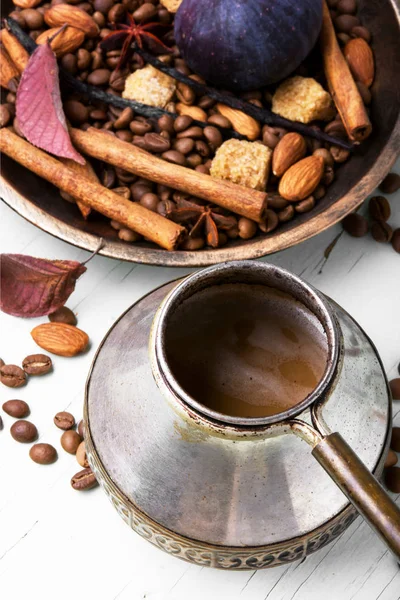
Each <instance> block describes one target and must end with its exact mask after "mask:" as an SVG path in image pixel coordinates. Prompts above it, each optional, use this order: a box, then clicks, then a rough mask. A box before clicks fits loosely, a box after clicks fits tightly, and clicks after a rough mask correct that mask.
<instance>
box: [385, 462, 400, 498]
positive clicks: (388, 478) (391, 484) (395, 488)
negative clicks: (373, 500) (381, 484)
mask: <svg viewBox="0 0 400 600" xmlns="http://www.w3.org/2000/svg"><path fill="white" fill-rule="evenodd" d="M385 484H386V487H387V489H388V490H389V491H390V492H393V493H394V494H398V493H399V492H400V468H399V467H389V468H388V469H386V470H385Z"/></svg>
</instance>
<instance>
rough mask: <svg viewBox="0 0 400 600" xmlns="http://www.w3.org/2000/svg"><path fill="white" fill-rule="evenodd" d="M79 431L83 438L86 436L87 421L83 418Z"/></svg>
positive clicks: (79, 424)
mask: <svg viewBox="0 0 400 600" xmlns="http://www.w3.org/2000/svg"><path fill="white" fill-rule="evenodd" d="M78 433H79V435H80V436H81V438H82V439H83V438H84V437H85V422H84V420H83V419H81V420H80V421H79V423H78Z"/></svg>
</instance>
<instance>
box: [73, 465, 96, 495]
mask: <svg viewBox="0 0 400 600" xmlns="http://www.w3.org/2000/svg"><path fill="white" fill-rule="evenodd" d="M71 485H72V487H73V488H74V490H78V491H79V492H82V491H84V490H90V489H92V488H93V487H95V486H96V485H97V481H96V477H95V474H94V473H93V471H92V469H90V468H89V469H83V470H82V471H79V473H76V474H75V475H74V476H73V477H72V479H71Z"/></svg>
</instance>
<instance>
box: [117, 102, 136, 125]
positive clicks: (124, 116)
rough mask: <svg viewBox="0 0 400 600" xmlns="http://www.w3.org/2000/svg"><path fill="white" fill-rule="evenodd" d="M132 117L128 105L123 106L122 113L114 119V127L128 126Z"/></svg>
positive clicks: (131, 111)
mask: <svg viewBox="0 0 400 600" xmlns="http://www.w3.org/2000/svg"><path fill="white" fill-rule="evenodd" d="M132 119H133V110H132V109H131V108H130V107H129V106H128V107H127V108H124V110H123V111H122V113H121V114H120V115H119V117H118V119H117V120H116V121H114V128H115V129H126V128H127V127H129V123H130V122H131V121H132Z"/></svg>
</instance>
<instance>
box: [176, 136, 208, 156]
mask: <svg viewBox="0 0 400 600" xmlns="http://www.w3.org/2000/svg"><path fill="white" fill-rule="evenodd" d="M183 139H191V138H183ZM195 148H196V152H198V154H200V156H202V157H203V158H208V157H209V156H210V147H209V146H208V144H206V142H203V140H196V142H195Z"/></svg>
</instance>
